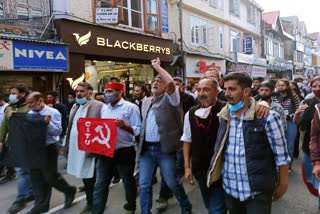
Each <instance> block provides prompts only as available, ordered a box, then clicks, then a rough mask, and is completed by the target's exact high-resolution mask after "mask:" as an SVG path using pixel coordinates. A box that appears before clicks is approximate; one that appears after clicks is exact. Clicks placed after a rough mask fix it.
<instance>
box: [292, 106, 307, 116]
mask: <svg viewBox="0 0 320 214" xmlns="http://www.w3.org/2000/svg"><path fill="white" fill-rule="evenodd" d="M308 107H309V106H308V104H304V105H302V106H300V107H299V108H298V109H297V111H296V112H295V113H294V114H295V115H299V116H300V115H301V113H302V112H304V111H305V110H306V109H307V108H308Z"/></svg>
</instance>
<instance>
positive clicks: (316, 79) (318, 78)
mask: <svg viewBox="0 0 320 214" xmlns="http://www.w3.org/2000/svg"><path fill="white" fill-rule="evenodd" d="M317 81H320V76H316V77H315V78H313V79H312V80H311V82H310V86H311V87H312V85H313V83H314V82H317Z"/></svg>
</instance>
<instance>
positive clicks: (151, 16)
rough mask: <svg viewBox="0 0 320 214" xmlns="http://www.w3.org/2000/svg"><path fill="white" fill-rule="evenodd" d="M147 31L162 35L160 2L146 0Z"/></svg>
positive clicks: (157, 0)
mask: <svg viewBox="0 0 320 214" xmlns="http://www.w3.org/2000/svg"><path fill="white" fill-rule="evenodd" d="M145 7H146V8H145V11H146V15H145V22H146V24H145V30H146V31H150V32H156V33H160V7H159V0H146V4H145Z"/></svg>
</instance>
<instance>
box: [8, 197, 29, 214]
mask: <svg viewBox="0 0 320 214" xmlns="http://www.w3.org/2000/svg"><path fill="white" fill-rule="evenodd" d="M26 204H27V203H26V202H25V201H23V200H22V201H15V202H13V204H12V205H11V207H10V208H9V210H8V213H9V214H14V213H18V212H20V211H21V210H23V209H24V208H25V207H26Z"/></svg>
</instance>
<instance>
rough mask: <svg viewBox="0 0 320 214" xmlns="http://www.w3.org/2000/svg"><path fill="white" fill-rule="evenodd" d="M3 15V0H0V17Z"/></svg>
mask: <svg viewBox="0 0 320 214" xmlns="http://www.w3.org/2000/svg"><path fill="white" fill-rule="evenodd" d="M1 16H4V14H3V0H0V17H1Z"/></svg>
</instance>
